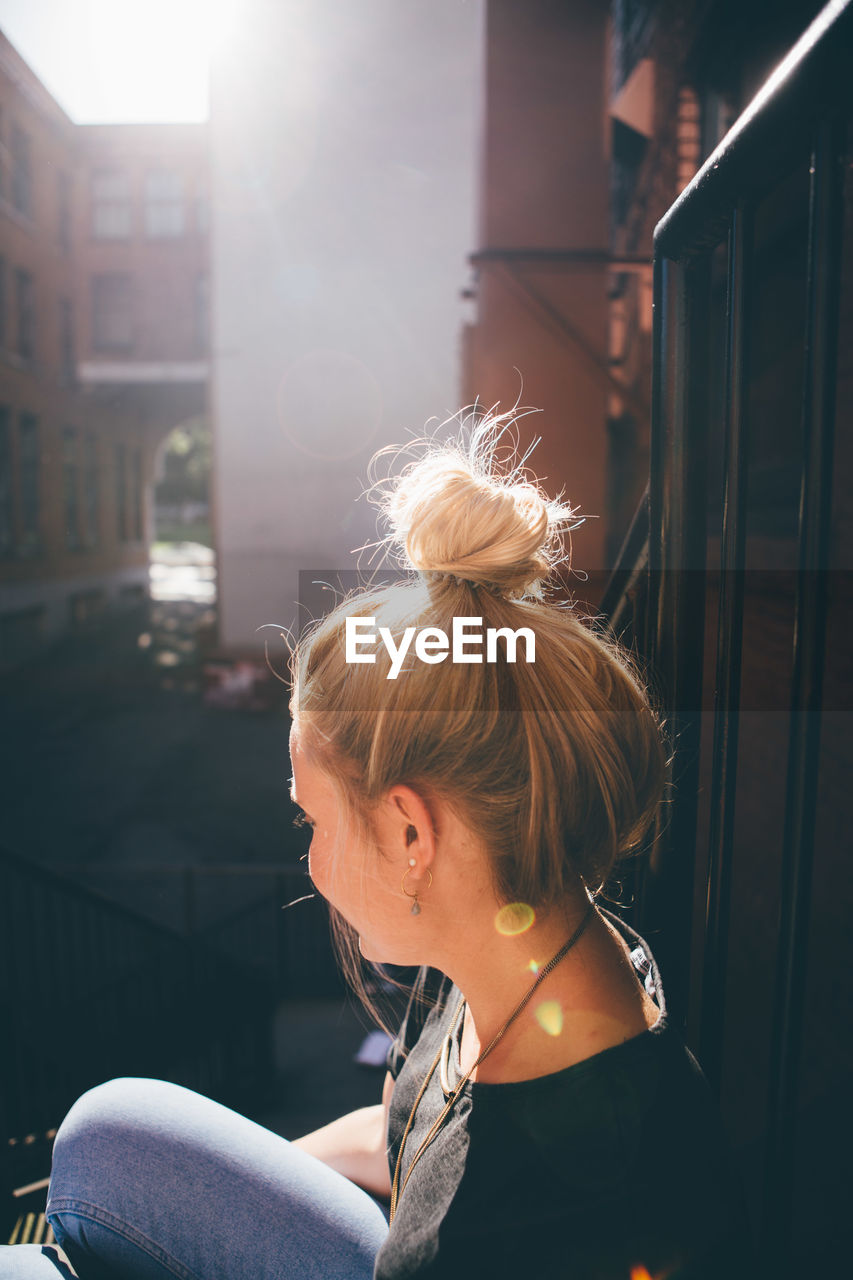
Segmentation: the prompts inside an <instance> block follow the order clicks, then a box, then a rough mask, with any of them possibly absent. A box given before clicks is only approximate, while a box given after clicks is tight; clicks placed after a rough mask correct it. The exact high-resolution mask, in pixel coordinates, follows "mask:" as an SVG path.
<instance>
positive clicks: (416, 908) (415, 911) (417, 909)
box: [400, 858, 432, 916]
mask: <svg viewBox="0 0 853 1280" xmlns="http://www.w3.org/2000/svg"><path fill="white" fill-rule="evenodd" d="M416 865H417V862H416V860H415V859H414V858H409V865H408V867H407V868H406V870H405V872H404V873H403V879H402V880H401V881H400V888H401V889H402V891H403V893H404V894H405V895H406V897H407V898H412V899H413V902H412V911H411V914H412V915H413V916H419V915H420V914H421V904H420V902H419V901H418V891H417V889H415V892H414V893H409V891H408V889H407V888H406V876H407V875H408V874H409V872H410V871H411V870H412V868H413V867H415V866H416ZM427 876H428V877H429V879H428V880H427V888H428V889H429V888H431V887H432V872H431V871H430V869H429V867H427Z"/></svg>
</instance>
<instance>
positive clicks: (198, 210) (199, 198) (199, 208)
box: [195, 191, 210, 235]
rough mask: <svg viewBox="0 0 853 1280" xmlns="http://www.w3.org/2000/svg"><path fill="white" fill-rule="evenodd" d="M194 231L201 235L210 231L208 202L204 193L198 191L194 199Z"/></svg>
mask: <svg viewBox="0 0 853 1280" xmlns="http://www.w3.org/2000/svg"><path fill="white" fill-rule="evenodd" d="M195 229H196V231H198V232H199V233H200V234H201V235H206V234H207V232H208V231H209V230H210V200H209V199H208V195H207V192H206V191H198V192H197V193H196V198H195Z"/></svg>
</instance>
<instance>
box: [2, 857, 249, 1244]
mask: <svg viewBox="0 0 853 1280" xmlns="http://www.w3.org/2000/svg"><path fill="white" fill-rule="evenodd" d="M274 1005H275V991H274V987H273V984H272V982H271V981H270V980H269V977H268V976H265V975H264V974H263V972H262V971H260V970H259V969H257V968H254V967H252V966H250V965H248V964H243V963H241V962H240V961H239V959H238V958H235V957H234V956H233V955H232V956H225V955H223V954H222V952H221V951H220V950H219V949H218V948H215V947H213V946H211V945H210V944H209V943H208V942H205V941H204V940H203V939H200V938H192V939H187V938H185V937H182V936H180V935H179V934H176V933H175V932H173V931H171V930H169V929H166V928H162V927H159V926H157V925H155V924H150V923H148V922H146V921H144V920H142V919H140V918H139V917H138V916H137V915H135V914H133V913H131V912H130V911H126V910H124V909H122V908H121V907H120V906H116V905H115V904H113V903H111V902H108V901H106V900H104V899H103V898H101V897H99V896H97V895H96V894H93V893H91V892H89V891H87V890H85V889H82V888H80V887H78V886H77V885H75V884H74V883H72V882H71V881H70V880H68V879H66V878H65V877H62V876H59V875H56V874H55V873H53V872H50V871H47V870H44V869H42V868H38V867H34V866H33V865H31V864H30V863H28V862H27V861H25V860H23V859H20V858H18V857H15V856H14V855H12V854H10V853H8V852H5V851H0V1029H2V1030H0V1038H1V1039H2V1048H0V1162H2V1164H0V1215H4V1214H6V1215H8V1214H10V1213H11V1211H12V1205H11V1201H10V1200H9V1198H8V1197H9V1193H10V1192H11V1190H12V1188H13V1186H18V1185H20V1184H21V1183H22V1182H28V1181H30V1180H33V1179H35V1178H40V1177H43V1176H44V1175H45V1174H46V1173H47V1171H48V1168H49V1145H47V1146H46V1145H45V1143H44V1137H45V1135H46V1134H50V1132H51V1131H52V1130H53V1129H54V1128H55V1127H56V1125H57V1124H58V1123H59V1121H60V1120H61V1119H62V1117H63V1116H64V1114H65V1113H66V1111H67V1110H68V1108H69V1107H70V1105H71V1103H72V1102H73V1101H74V1099H75V1098H76V1097H78V1096H79V1095H80V1094H81V1093H82V1092H84V1091H85V1090H86V1089H88V1088H90V1087H91V1086H92V1085H94V1084H97V1083H99V1082H101V1081H103V1080H107V1079H110V1078H111V1077H114V1076H121V1075H142V1076H147V1075H154V1076H157V1077H160V1078H163V1079H169V1080H173V1081H174V1082H176V1083H178V1084H183V1085H186V1086H187V1087H189V1088H192V1089H196V1090H198V1091H200V1092H202V1093H205V1094H207V1095H208V1096H211V1097H214V1098H216V1099H218V1100H219V1101H222V1102H225V1103H228V1104H230V1105H234V1106H238V1107H241V1108H242V1109H245V1110H248V1111H249V1112H250V1113H251V1112H252V1111H253V1110H257V1109H258V1107H260V1106H262V1105H264V1104H265V1102H266V1101H267V1099H268V1094H269V1089H270V1087H271V1084H272V1079H273V1054H272V1034H271V1031H272V1013H273V1009H274ZM31 1155H32V1157H33V1158H32V1159H31V1158H30V1156H31ZM33 1159H35V1160H36V1161H38V1160H41V1161H42V1163H43V1164H45V1166H46V1167H44V1168H41V1167H39V1168H36V1167H35V1165H34V1164H33ZM2 1225H5V1224H2V1223H0V1226H2Z"/></svg>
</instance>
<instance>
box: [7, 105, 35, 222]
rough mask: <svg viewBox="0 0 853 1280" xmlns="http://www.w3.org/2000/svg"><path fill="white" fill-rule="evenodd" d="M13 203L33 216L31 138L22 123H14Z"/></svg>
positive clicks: (16, 207) (24, 212)
mask: <svg viewBox="0 0 853 1280" xmlns="http://www.w3.org/2000/svg"><path fill="white" fill-rule="evenodd" d="M11 152H12V205H13V207H14V208H15V209H17V210H18V213H23V214H24V215H25V216H26V217H28V218H31V217H32V216H33V175H32V165H31V159H30V139H29V137H28V135H27V134H26V133H24V131H23V129H22V128H21V127H20V125H17V124H13V125H12V139H11Z"/></svg>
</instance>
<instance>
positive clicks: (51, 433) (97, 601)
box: [0, 36, 209, 665]
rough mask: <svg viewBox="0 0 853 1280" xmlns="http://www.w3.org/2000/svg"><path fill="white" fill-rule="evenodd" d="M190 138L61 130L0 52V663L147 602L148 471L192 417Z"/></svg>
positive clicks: (196, 265) (195, 386)
mask: <svg viewBox="0 0 853 1280" xmlns="http://www.w3.org/2000/svg"><path fill="white" fill-rule="evenodd" d="M206 136H207V135H206V129H205V127H204V126H189V125H151V126H148V125H108V126H105V125H99V126H77V125H75V124H74V123H73V122H72V121H71V120H70V119H69V117H68V116H67V115H66V114H65V113H64V112H63V111H62V109H61V108H60V107H59V106H58V104H57V103H56V102H55V101H54V100H53V98H52V97H51V96H50V94H49V93H48V92H47V91H46V90H45V88H44V86H43V85H42V84H41V83H40V81H39V80H38V78H37V77H36V76H35V75H34V74H33V73H32V71H31V70H30V68H29V67H28V66H27V65H26V63H25V62H24V61H23V59H21V58H20V56H19V55H18V54H17V52H16V51H15V49H14V48H13V47H12V45H11V44H10V43H9V42H8V41H7V40H6V39H5V38H4V37H2V36H0V664H3V665H13V664H15V663H17V662H19V661H22V660H24V659H26V658H27V657H28V656H30V655H32V654H33V653H35V652H36V651H38V650H39V649H40V648H42V647H43V646H44V645H45V644H46V643H48V642H49V641H50V640H52V639H53V638H55V637H57V636H59V635H61V634H62V633H63V632H64V631H66V630H67V629H68V628H73V627H77V626H82V625H86V624H88V622H89V621H90V620H91V619H92V618H93V617H96V616H97V615H99V614H101V613H102V612H104V611H105V610H107V609H109V608H111V607H113V606H116V605H120V604H123V603H124V604H127V603H132V602H135V601H138V600H140V599H143V598H144V597H145V596H146V595H147V591H148V546H149V542H150V538H151V533H152V529H151V517H150V490H151V484H152V478H153V469H154V461H155V454H156V451H157V448H158V445H159V444H160V442H161V441H162V439H163V438H164V437H165V436H166V435H167V434H168V432H169V430H171V428H172V427H174V426H176V425H178V424H179V423H181V422H183V421H185V420H186V419H187V418H189V417H193V416H197V415H199V414H201V413H203V412H204V411H205V406H206V382H207V328H208V320H207V310H208V306H207V297H208V288H209V286H208V278H209V277H208V266H207V262H208V252H207V241H208V213H207V209H208V184H207V150H206Z"/></svg>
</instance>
